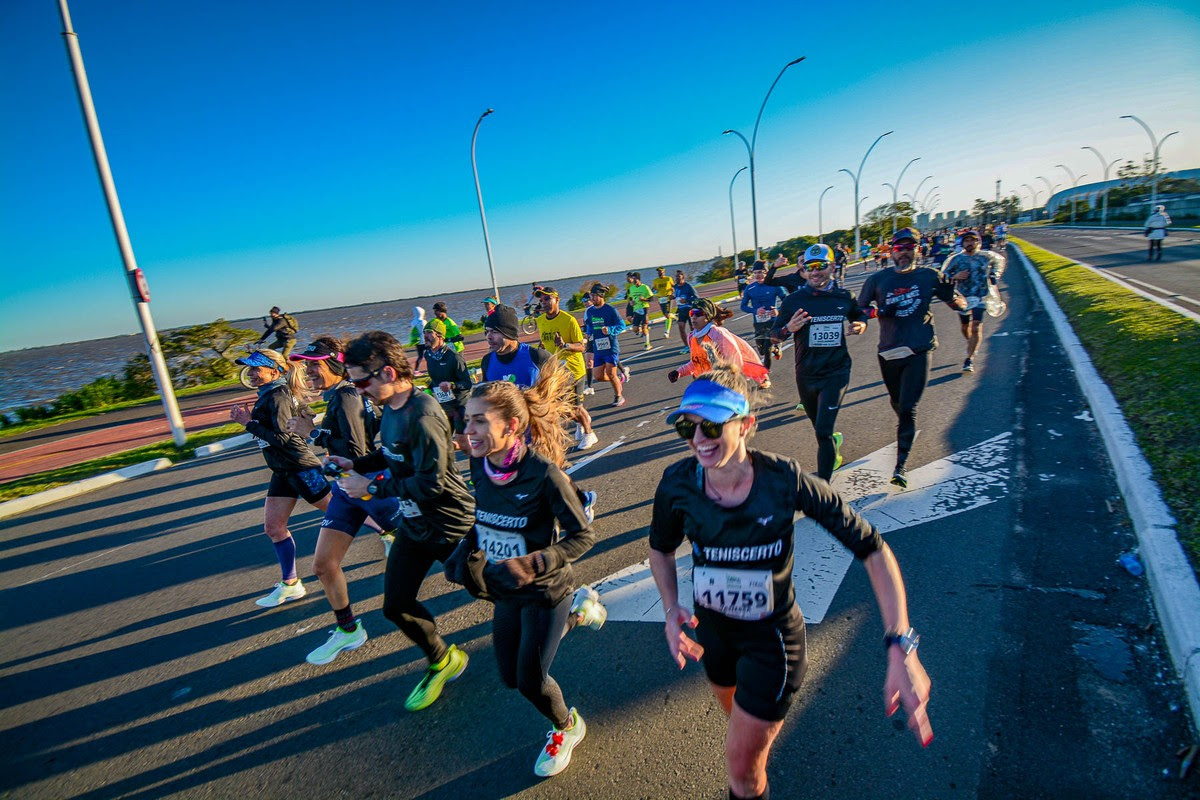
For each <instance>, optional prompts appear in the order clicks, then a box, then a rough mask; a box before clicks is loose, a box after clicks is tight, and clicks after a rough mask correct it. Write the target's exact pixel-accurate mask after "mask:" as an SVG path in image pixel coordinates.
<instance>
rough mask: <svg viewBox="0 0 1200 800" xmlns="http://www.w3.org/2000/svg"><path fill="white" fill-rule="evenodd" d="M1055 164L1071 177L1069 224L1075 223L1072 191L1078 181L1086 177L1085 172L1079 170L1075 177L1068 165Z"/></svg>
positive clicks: (1073, 194)
mask: <svg viewBox="0 0 1200 800" xmlns="http://www.w3.org/2000/svg"><path fill="white" fill-rule="evenodd" d="M1055 166H1056V167H1058V168H1059V169H1062V170H1064V171H1065V172H1066V173H1067V175H1069V176H1070V177H1071V190H1072V192H1071V224H1072V225H1074V224H1075V193H1074V189H1075V187H1076V186H1078V185H1079V181H1081V180H1082V179H1083V178H1086V177H1087V173H1086V172H1081V173H1079V177H1078V178H1076V177H1075V173H1074V172H1071V168H1070V167H1068V166H1066V165H1064V164H1055Z"/></svg>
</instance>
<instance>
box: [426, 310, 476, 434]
mask: <svg viewBox="0 0 1200 800" xmlns="http://www.w3.org/2000/svg"><path fill="white" fill-rule="evenodd" d="M425 363H426V364H427V365H428V368H429V391H430V392H431V393H432V394H433V397H434V399H435V400H437V401H438V405H440V406H441V407H442V411H444V412H445V413H446V419H448V420H450V429H451V430H452V431H454V436H453V441H454V446H455V447H456V448H458V449H459V450H461V451H462V452H464V453H465V452H466V451H467V437H466V436H465V435H464V434H463V426H465V425H466V404H467V393H468V392H470V391H471V383H472V381H471V371H470V370H468V369H467V362H466V360H465V359H463V356H462V353H460V352H459V351H457V350H455V349H454V348H453V347H450V345H449V343H448V342H447V341H446V323H444V322H442V321H441V320H440V319H438V318H437V317H434V318H433V319H431V320H429V322H427V323H425Z"/></svg>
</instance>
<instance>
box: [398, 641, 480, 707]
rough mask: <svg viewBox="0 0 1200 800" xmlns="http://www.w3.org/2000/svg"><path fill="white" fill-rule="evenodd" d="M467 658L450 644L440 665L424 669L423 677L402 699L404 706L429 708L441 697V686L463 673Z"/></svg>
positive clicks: (431, 665)
mask: <svg viewBox="0 0 1200 800" xmlns="http://www.w3.org/2000/svg"><path fill="white" fill-rule="evenodd" d="M468 660H469V659H468V658H467V654H466V653H464V652H463V651H462V650H459V649H458V648H457V647H456V646H455V645H450V649H449V650H447V651H446V656H445V658H443V659H442V663H441V666H440V667H439V666H434V665H433V664H430V665H429V667H428V668H427V669H426V670H425V677H423V678H421V682H420V683H418V684H417V687H416V688H415V689H413V690H412V693H411V694H410V695H409V696H408V699H407V700H405V701H404V707H405V708H407V709H408V710H409V711H420V710H421V709H423V708H429V707H430V706H431V705H433V702H434V701H435V700H437V699H438V698H439V697H441V695H442V687H443V686H445V685H446V684H447V683H450V682H451V681H454V680H457V679H458V676H459V675H462V674H463V670H465V669H466V668H467V661H468Z"/></svg>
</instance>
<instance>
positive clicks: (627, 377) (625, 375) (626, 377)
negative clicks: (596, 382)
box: [621, 367, 633, 382]
mask: <svg viewBox="0 0 1200 800" xmlns="http://www.w3.org/2000/svg"><path fill="white" fill-rule="evenodd" d="M632 377H633V376H632V375H630V374H629V367H621V380H622V381H624V382H628V381H629V380H630V379H631V378H632Z"/></svg>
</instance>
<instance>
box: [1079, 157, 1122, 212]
mask: <svg viewBox="0 0 1200 800" xmlns="http://www.w3.org/2000/svg"><path fill="white" fill-rule="evenodd" d="M1079 149H1080V150H1091V151H1092V152H1093V153H1095V154H1096V158H1098V159H1100V166H1102V167H1103V168H1104V184H1105V185H1104V192H1103V197H1104V206H1103V208H1102V210H1101V211H1100V227H1102V228H1103V227H1104V226H1105V225H1107V224H1108V171H1109V170H1110V169H1112V168H1113V167H1114V166H1116V165H1117V164H1119V163H1120V162H1121V159H1119V158H1115V159H1113V160H1112V162H1109V161H1108V159H1106V158H1105V157H1104V156H1102V155H1100V151H1099V150H1097V149H1096V148H1094V147H1089V146H1088V145H1086V144H1085V145H1084V146H1083V147H1081V148H1079Z"/></svg>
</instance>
